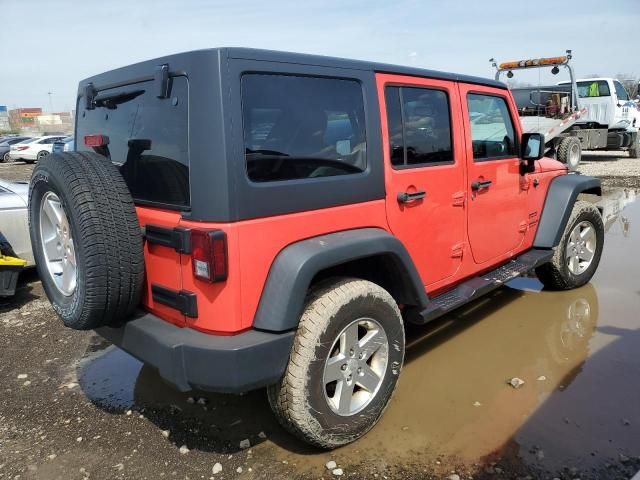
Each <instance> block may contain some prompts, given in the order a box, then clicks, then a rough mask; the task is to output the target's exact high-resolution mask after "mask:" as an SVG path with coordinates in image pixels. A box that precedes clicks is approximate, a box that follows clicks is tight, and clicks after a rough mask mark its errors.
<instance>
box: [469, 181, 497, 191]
mask: <svg viewBox="0 0 640 480" xmlns="http://www.w3.org/2000/svg"><path fill="white" fill-rule="evenodd" d="M492 184H493V182H492V181H491V180H476V181H475V182H471V190H473V191H474V192H477V191H478V190H483V189H485V188H489V187H490V186H491V185H492Z"/></svg>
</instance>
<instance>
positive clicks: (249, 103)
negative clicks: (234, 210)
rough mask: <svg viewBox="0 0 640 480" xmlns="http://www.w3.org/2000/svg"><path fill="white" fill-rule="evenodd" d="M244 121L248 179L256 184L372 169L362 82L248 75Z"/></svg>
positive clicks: (244, 91) (244, 81)
mask: <svg viewBox="0 0 640 480" xmlns="http://www.w3.org/2000/svg"><path fill="white" fill-rule="evenodd" d="M242 115H243V122H244V149H245V159H246V163H247V174H248V176H249V179H250V180H252V181H254V182H269V181H276V180H293V179H302V178H317V177H330V176H335V175H345V174H350V173H359V172H363V171H364V170H365V168H366V133H365V117H364V101H363V97H362V88H361V86H360V84H359V83H358V82H356V81H353V80H339V79H331V78H314V77H299V76H289V75H267V74H264V75H263V74H247V75H244V76H243V77H242Z"/></svg>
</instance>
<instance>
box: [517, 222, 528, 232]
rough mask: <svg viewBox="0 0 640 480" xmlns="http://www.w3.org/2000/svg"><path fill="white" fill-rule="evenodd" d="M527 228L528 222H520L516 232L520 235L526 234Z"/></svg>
mask: <svg viewBox="0 0 640 480" xmlns="http://www.w3.org/2000/svg"><path fill="white" fill-rule="evenodd" d="M528 228H529V222H526V221H522V222H520V225H518V231H519V232H520V233H524V232H526V231H527V229H528Z"/></svg>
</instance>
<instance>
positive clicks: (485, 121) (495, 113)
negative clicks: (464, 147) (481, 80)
mask: <svg viewBox="0 0 640 480" xmlns="http://www.w3.org/2000/svg"><path fill="white" fill-rule="evenodd" d="M467 105H468V107H469V123H470V125H471V142H472V145H473V159H474V160H476V161H483V160H494V159H499V158H509V157H513V156H515V155H516V134H515V130H514V128H513V122H512V121H511V116H510V115H509V108H508V107H507V102H506V101H505V99H504V98H503V97H498V96H494V95H482V94H477V93H470V94H468V95H467Z"/></svg>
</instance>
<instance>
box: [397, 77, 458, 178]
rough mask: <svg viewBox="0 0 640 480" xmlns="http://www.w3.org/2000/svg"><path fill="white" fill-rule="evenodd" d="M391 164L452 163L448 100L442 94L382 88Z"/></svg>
mask: <svg viewBox="0 0 640 480" xmlns="http://www.w3.org/2000/svg"><path fill="white" fill-rule="evenodd" d="M385 97H386V104H387V123H388V129H389V144H390V149H391V151H390V157H391V164H392V165H393V166H394V167H402V166H417V165H422V166H428V165H442V164H447V163H453V147H452V141H451V117H450V115H449V97H448V96H447V94H446V92H444V91H442V90H434V89H431V88H418V87H386V89H385Z"/></svg>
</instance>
